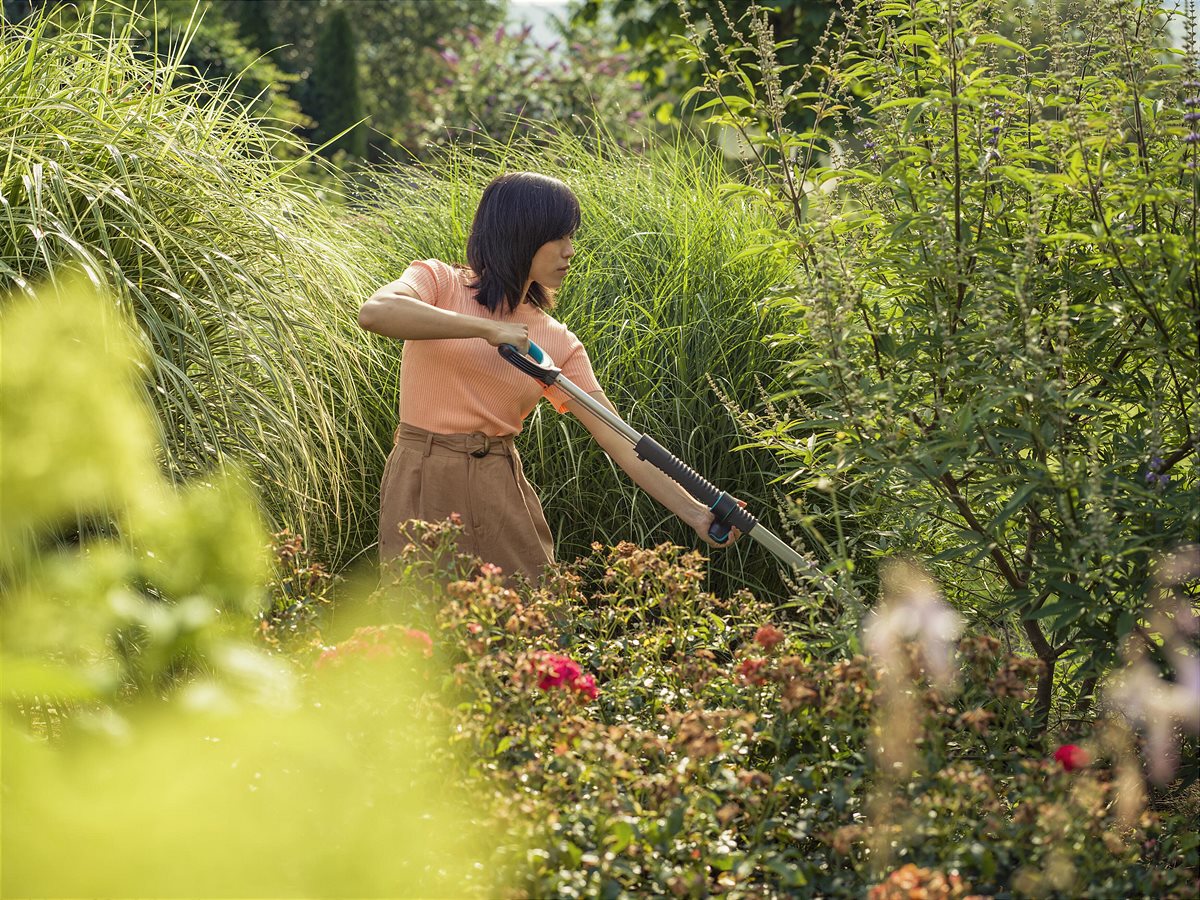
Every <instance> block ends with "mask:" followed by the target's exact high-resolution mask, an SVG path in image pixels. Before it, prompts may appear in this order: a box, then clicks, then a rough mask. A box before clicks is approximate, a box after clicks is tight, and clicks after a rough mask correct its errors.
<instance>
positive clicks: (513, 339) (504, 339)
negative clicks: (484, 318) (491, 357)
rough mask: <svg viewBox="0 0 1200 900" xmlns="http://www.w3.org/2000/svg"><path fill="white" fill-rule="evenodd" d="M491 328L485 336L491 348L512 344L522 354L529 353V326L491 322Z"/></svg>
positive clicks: (518, 323) (516, 323)
mask: <svg viewBox="0 0 1200 900" xmlns="http://www.w3.org/2000/svg"><path fill="white" fill-rule="evenodd" d="M491 326H492V327H491V328H490V329H489V330H488V333H487V334H486V335H485V337H486V338H487V342H488V343H489V344H491V345H492V346H493V347H499V346H500V345H501V344H512V345H513V346H514V347H516V348H517V349H518V350H520V351H521V353H522V354H527V353H529V326H528V325H523V324H521V323H520V322H492V323H491Z"/></svg>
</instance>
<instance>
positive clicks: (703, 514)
mask: <svg viewBox="0 0 1200 900" xmlns="http://www.w3.org/2000/svg"><path fill="white" fill-rule="evenodd" d="M733 499H735V500H737V497H734V498H733ZM737 505H738V506H741V507H743V508H744V507H745V506H746V501H745V500H738V501H737ZM699 509H700V515H699V516H697V518H696V521H694V522H692V527H693V528H694V529H696V534H698V535H700V540H702V541H704V543H706V544H708V546H710V547H728V546H730V545H731V544H733V543H734V542H735V541H736V540H737V539H738V538H740V537H741V536H742V532H741V531H739V530H738V529H737V528H730V529H729V536H728V537H727V538H725V542H724V543H717V542H716V541H714V540H713V539H712V538H710V537H709V536H708V529H709V528H711V527H712V523H713V522H715V521H716V518H717V517H716V516H714V515H713V514H712V511H711V510H707V509H705V508H704V507H703V506H701V507H700V508H699Z"/></svg>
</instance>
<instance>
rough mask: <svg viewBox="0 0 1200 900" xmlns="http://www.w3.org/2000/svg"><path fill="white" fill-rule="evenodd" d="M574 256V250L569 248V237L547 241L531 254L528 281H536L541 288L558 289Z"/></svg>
mask: <svg viewBox="0 0 1200 900" xmlns="http://www.w3.org/2000/svg"><path fill="white" fill-rule="evenodd" d="M574 255H575V248H574V247H572V246H571V239H570V238H569V237H565V238H559V239H558V240H557V241H547V242H546V243H545V244H542V246H541V247H539V248H538V251H537V253H535V254H533V262H532V263H531V264H530V266H529V280H530V281H536V282H537V283H538V284H540V285H542V286H543V287H548V288H556V287H558V286H559V285H560V284H562V280H563V278H565V277H566V274H567V269H568V268H569V267H570V265H571V257H572V256H574Z"/></svg>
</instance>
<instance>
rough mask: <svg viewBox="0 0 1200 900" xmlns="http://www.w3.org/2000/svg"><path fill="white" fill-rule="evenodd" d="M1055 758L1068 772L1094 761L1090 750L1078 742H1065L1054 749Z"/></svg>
mask: <svg viewBox="0 0 1200 900" xmlns="http://www.w3.org/2000/svg"><path fill="white" fill-rule="evenodd" d="M1054 758H1055V759H1056V760H1058V761H1059V762H1060V763H1062V767H1063V769H1064V770H1066V771H1067V772H1074V771H1075V770H1076V769H1082V768H1083V767H1084V766H1086V765H1087V764H1088V763H1090V762H1091V761H1092V758H1091V757H1090V756H1088V752H1087V751H1086V750H1084V749H1083V748H1082V747H1080V746H1078V745H1077V744H1063V745H1062V746H1061V747H1059V748H1058V749H1057V750H1055V751H1054Z"/></svg>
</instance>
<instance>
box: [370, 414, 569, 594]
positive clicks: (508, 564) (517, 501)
mask: <svg viewBox="0 0 1200 900" xmlns="http://www.w3.org/2000/svg"><path fill="white" fill-rule="evenodd" d="M451 513H458V514H459V516H461V517H462V523H463V535H462V537H461V538H460V540H459V550H460V551H461V552H463V553H470V554H474V555H475V556H478V557H479V558H480V559H481V560H483V562H490V563H493V564H494V565H497V566H499V567H500V568H501V569H502V570H503V572H504V574H505V575H512V574H514V573H516V572H523V573H524V574H525V575H527V576H528V577H529V578H530V580H532V581H534V582H536V581H537V580H538V576H539V575H541V571H542V567H543V566H544V565H545V564H546V563H549V562H553V561H554V538H553V536H552V535H551V534H550V526H549V525H547V524H546V516H545V514H544V513H543V512H542V504H541V501H539V500H538V497H537V494H536V493H535V492H534V490H533V488H532V487H531V486H530V484H529V482H528V481H526V480H525V473H524V472H523V471H522V469H521V457H520V456H518V455H517V448H516V446H515V445H514V444H513V438H512V435H506V436H504V437H488V436H487V435H485V434H483V432H480V431H476V432H472V433H471V434H434V433H433V432H431V431H426V430H425V429H423V428H417V427H415V426H413V425H408V424H405V423H401V424H400V427H399V428H397V429H396V435H395V443H394V445H393V447H392V452H391V453H390V454H388V458H387V464H386V465H385V466H384V470H383V483H382V484H381V486H380V493H379V559H380V562H381V563H383V562H386V561H387V560H389V559H392V558H393V557H395V556H397V555H399V553H400V550H401V548H402V547H403V546H404V545H405V544H406V543H408V540H407V539H406V538H405V536H404V535H403V534H402V532H401V528H400V526H401V525H402V524H403V523H404V522H406V521H407V520H409V519H423V520H424V521H427V522H439V521H441V520H443V519H446V518H449V516H450V514H451Z"/></svg>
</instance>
